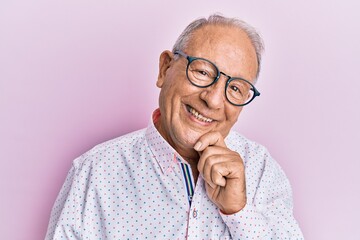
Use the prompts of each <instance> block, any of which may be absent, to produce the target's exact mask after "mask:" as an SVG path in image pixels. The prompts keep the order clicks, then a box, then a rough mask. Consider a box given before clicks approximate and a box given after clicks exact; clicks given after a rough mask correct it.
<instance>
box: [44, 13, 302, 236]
mask: <svg viewBox="0 0 360 240" xmlns="http://www.w3.org/2000/svg"><path fill="white" fill-rule="evenodd" d="M262 49H263V46H262V40H261V38H260V37H259V35H258V34H257V33H256V31H255V30H254V29H253V28H252V27H251V26H249V25H248V24H246V23H245V22H243V21H240V20H237V19H233V18H225V17H222V16H219V15H212V16H210V17H209V18H208V19H199V20H196V21H194V22H192V23H191V24H190V25H189V26H188V27H187V28H186V29H185V30H184V32H183V33H182V34H181V35H180V37H179V38H178V40H177V42H176V43H175V45H174V48H173V50H172V51H164V52H163V53H161V55H160V63H159V75H158V80H157V83H156V85H157V86H158V87H159V88H161V91H160V96H159V109H157V110H155V111H154V113H153V115H152V118H151V121H150V123H149V126H148V127H147V128H146V129H143V130H139V131H136V132H133V133H130V134H127V135H125V136H121V137H119V138H116V139H113V140H111V141H108V142H105V143H103V144H100V145H98V146H96V147H95V148H93V149H92V150H90V151H89V152H87V153H85V154H83V155H82V156H81V157H79V158H77V159H75V161H74V162H73V166H72V168H71V170H70V172H69V174H68V177H67V179H66V181H65V183H64V185H63V187H62V190H61V191H60V194H59V196H58V198H57V200H56V203H55V206H54V208H53V211H52V214H51V220H50V223H49V228H48V232H47V239H303V237H302V234H301V231H300V229H299V227H298V224H297V223H296V220H295V219H294V217H293V213H292V196H291V188H290V185H289V181H288V179H287V178H286V176H285V174H284V173H283V171H282V170H281V168H280V167H279V165H278V164H277V163H276V162H275V161H274V160H273V159H272V158H271V156H270V155H269V153H268V152H267V150H266V149H265V148H264V147H262V146H261V145H259V144H257V143H255V142H252V141H250V140H248V139H246V138H244V137H243V136H241V135H240V134H239V133H236V132H233V131H231V128H232V126H233V125H234V124H235V122H236V121H237V119H238V117H239V114H240V112H241V111H242V109H243V107H244V106H245V105H247V104H249V103H250V102H251V101H252V100H253V99H254V98H255V97H257V96H259V95H260V93H259V91H258V90H257V89H256V88H255V86H254V84H255V82H256V79H257V77H258V75H259V70H260V61H261V52H262Z"/></svg>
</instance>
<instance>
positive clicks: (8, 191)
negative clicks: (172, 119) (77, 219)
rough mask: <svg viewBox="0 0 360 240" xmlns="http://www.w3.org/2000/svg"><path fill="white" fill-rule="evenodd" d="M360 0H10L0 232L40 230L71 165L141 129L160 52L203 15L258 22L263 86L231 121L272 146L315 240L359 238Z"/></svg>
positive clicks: (3, 58)
mask: <svg viewBox="0 0 360 240" xmlns="http://www.w3.org/2000/svg"><path fill="white" fill-rule="evenodd" d="M359 9H360V4H359V1H356V0H353V1H317V0H315V1H307V2H306V3H305V1H299V0H297V1H279V0H275V1H265V0H263V1H261V0H260V1H221V2H220V1H207V0H201V1H184V0H183V1H177V2H171V1H143V2H140V1H130V0H126V1H70V0H63V1H28V2H25V1H24V2H20V1H18V0H17V1H6V0H5V1H1V3H0V148H1V149H0V161H1V167H0V194H1V197H0V238H1V239H6V240H7V239H14V240H23V239H34V240H35V239H43V238H44V234H45V231H46V228H47V224H48V219H49V215H50V211H51V208H52V205H53V203H54V201H55V198H56V196H57V193H58V192H59V190H60V187H61V185H62V183H63V181H64V179H65V176H66V174H67V171H68V170H69V168H70V165H71V161H72V160H73V159H74V158H76V157H77V156H79V155H80V154H82V153H83V152H85V151H86V150H88V149H90V148H92V147H93V146H94V145H96V144H98V143H100V142H102V141H105V140H108V139H111V138H114V137H116V136H119V135H122V134H124V133H127V132H130V131H133V130H135V129H138V128H143V127H145V126H146V125H147V122H148V121H149V119H150V114H151V112H152V111H153V110H154V108H156V106H157V96H158V93H159V91H158V89H157V88H156V87H155V81H156V78H157V68H158V57H159V54H160V53H161V51H162V50H165V49H171V47H172V44H173V43H174V41H175V39H176V37H177V36H178V35H179V34H180V32H181V31H182V30H183V28H184V27H185V26H186V25H187V24H188V23H189V22H190V21H191V20H193V19H194V18H197V17H200V16H208V15H209V14H211V13H214V12H222V13H223V14H225V15H226V16H236V17H240V18H242V19H244V20H246V21H248V22H249V23H251V24H252V25H254V26H256V28H258V29H259V30H260V32H261V34H262V36H263V37H264V39H265V43H266V53H265V55H264V61H263V69H262V73H261V76H260V80H259V83H258V85H257V86H258V88H259V89H260V91H261V93H262V95H261V97H260V98H257V99H256V100H255V102H253V103H252V104H251V105H249V106H248V107H246V109H245V110H244V111H243V113H242V115H241V117H240V120H239V123H238V124H237V125H236V127H235V128H236V129H237V130H238V131H240V132H242V133H243V134H244V135H245V136H247V137H248V138H251V139H253V140H255V141H258V142H260V143H262V144H264V145H265V146H267V148H268V149H269V150H270V152H271V153H272V155H273V156H274V157H275V159H277V161H278V162H279V163H280V164H281V166H282V167H283V168H284V170H285V172H286V173H287V175H288V177H289V179H290V181H291V183H292V186H293V191H294V201H295V216H296V218H297V219H298V221H299V223H300V226H301V228H302V230H303V232H304V235H305V237H306V239H313V240H319V239H327V240H329V239H330V240H337V239H346V240H355V239H360V227H359V220H358V216H359V214H360V207H359V203H360V193H359V189H360V188H359V187H358V184H359V183H360V174H359V173H358V172H359V169H360V163H359V160H360V157H359V156H360V154H359V147H360V144H359V143H360V134H359V129H358V127H357V126H358V124H359V122H360V107H359V103H360V98H359V92H360V81H359V68H360V64H359V62H360V61H359V56H360V47H359V45H360V44H359V43H360V33H359V29H360V26H359V22H360V17H359V16H360V15H359V14H358V10H359Z"/></svg>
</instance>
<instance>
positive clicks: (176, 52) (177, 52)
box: [174, 50, 188, 58]
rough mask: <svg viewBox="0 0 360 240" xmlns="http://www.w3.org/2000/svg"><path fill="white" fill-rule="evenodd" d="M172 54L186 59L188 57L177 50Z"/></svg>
mask: <svg viewBox="0 0 360 240" xmlns="http://www.w3.org/2000/svg"><path fill="white" fill-rule="evenodd" d="M174 54H179V55H181V56H183V57H184V58H188V55H186V54H185V53H183V52H182V51H179V50H177V51H175V52H174Z"/></svg>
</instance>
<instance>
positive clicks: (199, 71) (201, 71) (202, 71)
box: [197, 70, 209, 76]
mask: <svg viewBox="0 0 360 240" xmlns="http://www.w3.org/2000/svg"><path fill="white" fill-rule="evenodd" d="M197 72H198V73H199V74H201V75H203V76H208V75H209V74H208V73H207V72H206V71H204V70H197Z"/></svg>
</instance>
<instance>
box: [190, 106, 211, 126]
mask: <svg viewBox="0 0 360 240" xmlns="http://www.w3.org/2000/svg"><path fill="white" fill-rule="evenodd" d="M186 109H187V110H188V112H189V113H191V114H192V115H193V116H194V117H195V118H196V119H198V120H200V121H202V122H206V123H211V122H212V121H214V119H211V118H207V117H205V116H203V115H201V114H200V113H199V112H198V111H196V110H195V109H194V108H192V107H190V106H189V105H186Z"/></svg>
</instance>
